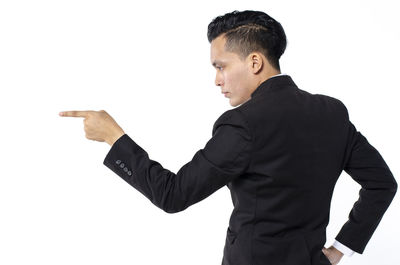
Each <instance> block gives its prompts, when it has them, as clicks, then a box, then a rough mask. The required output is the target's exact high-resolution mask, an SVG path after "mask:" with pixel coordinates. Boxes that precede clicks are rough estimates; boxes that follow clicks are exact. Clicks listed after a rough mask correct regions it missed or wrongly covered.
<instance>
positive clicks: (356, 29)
mask: <svg viewBox="0 0 400 265" xmlns="http://www.w3.org/2000/svg"><path fill="white" fill-rule="evenodd" d="M395 2H396V1H365V0H363V1H347V0H346V1H329V2H326V1H265V0H263V1H251V2H249V3H247V4H245V3H246V1H235V0H224V1H213V2H200V1H198V2H194V1H179V2H178V1H143V2H134V1H116V0H114V1H99V0H97V1H88V0H78V1H77V0H69V1H18V0H12V1H4V0H2V1H1V2H0V89H1V94H0V118H1V130H0V134H1V135H0V139H1V149H0V161H1V169H0V264H41V265H44V264H143V265H147V264H149V265H153V264H174V265H177V264H182V265H186V264H191V265H195V264H199V265H200V264H216V265H219V264H220V263H221V259H222V251H223V246H224V243H225V236H226V228H227V225H228V221H229V216H230V213H231V210H232V202H231V198H230V194H229V190H228V189H227V188H226V187H224V188H222V189H220V190H218V191H217V192H215V193H213V194H212V195H211V196H210V197H208V198H207V199H205V200H203V201H201V202H199V203H197V204H195V205H192V206H191V207H189V208H188V209H186V210H185V211H183V212H180V213H177V214H167V213H165V212H163V211H162V210H161V209H159V208H157V207H156V206H154V205H153V204H152V203H151V202H150V201H149V200H148V199H147V198H146V197H144V196H143V195H142V194H141V193H140V192H138V191H136V190H135V189H133V188H132V187H131V186H129V185H128V184H127V183H125V181H123V180H122V179H121V178H120V177H118V176H117V175H115V174H114V173H113V172H112V171H111V170H109V169H108V168H107V167H105V166H104V165H103V159H104V158H105V156H106V154H107V152H108V151H109V149H110V146H109V145H108V144H106V143H104V142H103V143H100V142H95V141H90V140H88V139H86V138H85V134H84V130H83V120H82V118H65V117H59V116H58V113H59V111H64V110H101V109H104V110H106V111H107V112H108V113H109V114H110V115H111V116H113V118H114V119H115V120H116V121H117V122H118V124H119V125H120V126H121V127H122V128H123V129H124V130H125V132H126V133H127V134H128V135H129V136H130V137H131V138H132V139H134V140H135V141H136V142H137V143H138V144H139V145H140V146H142V147H143V148H144V149H145V150H146V151H147V152H148V154H149V156H150V158H151V159H154V160H156V161H158V162H160V163H161V164H162V165H163V166H164V167H165V168H167V169H169V170H171V171H173V172H177V171H178V170H179V169H180V167H181V166H183V165H184V164H185V163H186V162H188V161H190V160H191V158H192V157H193V155H194V153H195V152H196V151H197V150H198V149H200V148H203V147H204V145H205V143H206V142H207V141H208V139H209V138H210V137H211V131H212V125H213V123H214V122H215V120H216V119H217V118H218V117H219V116H220V115H221V114H222V113H223V112H224V111H226V110H228V109H230V108H232V107H231V106H230V105H229V102H228V99H227V98H225V97H224V96H223V95H222V94H221V92H220V89H219V88H218V87H216V86H215V85H214V77H215V70H214V69H213V67H212V66H211V63H210V57H209V52H210V51H209V49H210V45H209V43H208V41H207V37H206V34H207V26H208V23H209V22H210V21H211V20H212V19H213V18H214V17H216V16H218V15H222V14H225V13H227V12H231V11H233V10H235V9H236V10H240V11H242V10H245V9H253V10H262V11H264V12H266V13H268V14H269V15H271V16H272V17H274V18H275V19H276V20H278V21H279V22H280V23H281V24H282V25H283V27H284V29H285V32H286V34H287V38H288V46H287V50H286V52H285V54H284V55H283V56H282V58H281V70H282V72H283V73H287V74H289V75H290V76H291V77H292V78H293V80H294V81H295V83H296V84H297V85H298V86H299V88H301V89H303V90H307V91H309V92H311V93H319V94H326V95H330V96H333V97H336V98H338V99H340V100H342V102H343V103H344V104H345V105H346V106H347V108H348V110H349V113H350V119H351V120H352V122H353V123H354V124H355V125H356V127H357V129H358V130H359V131H361V132H362V133H363V135H364V136H365V137H366V138H367V139H368V140H369V142H370V143H371V144H372V145H373V146H374V147H375V148H377V149H378V150H379V152H380V153H381V155H382V156H383V157H384V159H385V161H386V163H387V164H388V165H389V167H390V169H391V171H392V173H393V174H394V175H395V177H396V178H397V176H398V174H399V172H400V171H399V163H398V150H399V149H400V145H399V141H398V136H399V122H398V121H399V115H398V114H399V113H400V108H399V101H398V100H399V97H398V96H399V94H398V90H399V88H400V87H399V79H398V74H399V73H398V70H399V60H400V53H399V49H398V47H400V30H399V25H400V20H399V18H398V14H397V13H398V12H397V11H398V8H396V6H395ZM396 16H397V18H396ZM359 188H360V186H359V185H358V184H357V183H356V182H354V181H352V179H351V178H350V177H349V176H348V175H347V174H346V173H345V172H343V174H342V175H341V177H340V178H339V181H338V183H337V186H336V188H335V192H334V197H333V201H332V209H331V220H330V224H329V226H328V229H327V244H326V246H329V245H330V244H331V243H332V242H333V239H334V237H335V236H336V234H337V232H338V231H339V230H340V228H341V226H342V225H343V224H344V222H345V221H346V220H347V215H348V213H349V211H350V209H351V207H352V205H353V203H354V202H355V201H356V199H357V198H358V190H359ZM399 212H400V211H399V196H398V195H397V196H396V197H395V199H394V200H393V202H392V204H391V206H390V207H389V209H388V211H387V212H386V214H385V216H384V217H383V219H382V221H381V223H380V225H379V227H378V228H377V230H376V231H375V233H374V235H373V237H372V239H371V240H370V242H369V244H368V245H367V248H366V250H365V252H364V254H363V255H358V254H355V255H354V256H352V257H350V258H348V257H344V258H343V259H342V261H341V263H340V264H363V265H365V264H379V265H391V264H400V258H399V255H398V253H397V252H398V240H399V235H400V229H399V226H398V224H399V222H400V215H399Z"/></svg>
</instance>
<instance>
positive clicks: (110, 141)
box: [106, 129, 125, 146]
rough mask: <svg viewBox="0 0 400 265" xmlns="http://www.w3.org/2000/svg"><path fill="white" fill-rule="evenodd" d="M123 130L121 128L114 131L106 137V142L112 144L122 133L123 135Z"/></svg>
mask: <svg viewBox="0 0 400 265" xmlns="http://www.w3.org/2000/svg"><path fill="white" fill-rule="evenodd" d="M124 134H125V132H124V131H123V130H122V129H121V130H119V131H118V132H116V133H114V134H113V135H112V136H111V137H109V138H108V139H106V142H107V143H108V144H109V145H110V146H112V145H113V144H114V143H115V142H116V141H117V140H118V139H119V138H120V137H121V136H122V135H124Z"/></svg>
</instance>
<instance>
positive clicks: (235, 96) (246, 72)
mask: <svg viewBox="0 0 400 265" xmlns="http://www.w3.org/2000/svg"><path fill="white" fill-rule="evenodd" d="M225 42H226V41H225V37H224V36H223V35H220V36H219V37H217V38H215V39H214V40H213V41H212V42H211V64H212V65H213V66H214V67H215V69H216V70H217V73H216V77H215V85H217V86H220V87H221V92H222V93H225V97H228V98H229V103H230V105H231V106H233V107H236V106H238V105H240V104H242V103H244V102H246V101H247V100H249V99H250V95H251V92H252V91H253V89H254V88H253V86H254V80H253V78H252V75H251V71H250V69H249V63H248V62H247V59H246V60H244V61H242V60H241V59H240V57H239V55H238V54H236V53H233V52H228V51H225ZM252 81H253V82H252ZM252 84H253V85H252Z"/></svg>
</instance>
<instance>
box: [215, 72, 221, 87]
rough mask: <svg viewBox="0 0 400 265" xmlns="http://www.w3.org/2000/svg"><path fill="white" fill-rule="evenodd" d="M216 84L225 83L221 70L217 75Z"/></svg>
mask: <svg viewBox="0 0 400 265" xmlns="http://www.w3.org/2000/svg"><path fill="white" fill-rule="evenodd" d="M215 85H216V86H222V85H223V79H222V76H221V73H220V72H219V71H217V74H216V75H215Z"/></svg>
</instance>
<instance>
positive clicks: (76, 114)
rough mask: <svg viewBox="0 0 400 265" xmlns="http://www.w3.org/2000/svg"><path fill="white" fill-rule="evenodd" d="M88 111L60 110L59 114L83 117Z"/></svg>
mask: <svg viewBox="0 0 400 265" xmlns="http://www.w3.org/2000/svg"><path fill="white" fill-rule="evenodd" d="M89 112H90V111H82V110H71V111H62V112H60V116H63V117H83V118H85V117H86V116H87V114H88V113H89Z"/></svg>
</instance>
